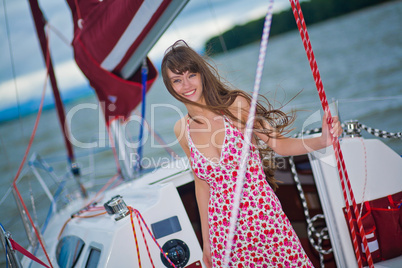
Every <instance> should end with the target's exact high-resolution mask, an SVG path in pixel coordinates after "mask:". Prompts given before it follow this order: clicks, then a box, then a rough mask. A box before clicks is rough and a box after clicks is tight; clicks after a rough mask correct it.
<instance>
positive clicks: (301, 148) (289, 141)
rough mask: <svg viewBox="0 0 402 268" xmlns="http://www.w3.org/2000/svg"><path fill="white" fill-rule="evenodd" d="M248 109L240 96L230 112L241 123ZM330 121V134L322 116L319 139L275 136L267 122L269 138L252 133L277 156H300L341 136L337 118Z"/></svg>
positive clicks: (261, 134) (325, 120)
mask: <svg viewBox="0 0 402 268" xmlns="http://www.w3.org/2000/svg"><path fill="white" fill-rule="evenodd" d="M249 109H250V105H249V103H248V101H247V100H246V99H245V98H244V97H241V96H239V97H237V99H236V101H235V102H234V103H233V107H232V111H233V112H235V111H237V115H241V119H242V120H243V121H247V118H248V111H249ZM239 111H241V112H239ZM332 120H333V123H332V130H331V132H330V131H329V126H328V124H327V114H324V117H323V120H322V134H321V136H320V137H315V138H308V139H303V138H302V139H296V138H289V137H285V136H282V135H281V134H280V133H277V134H275V131H274V129H273V128H272V127H271V126H270V125H269V124H268V123H267V122H265V125H264V126H263V128H265V129H269V130H271V133H272V134H271V137H269V138H268V137H267V135H265V134H263V133H260V132H258V131H254V133H255V135H256V136H257V137H259V138H260V139H261V140H262V141H263V142H265V143H266V144H267V145H268V146H269V147H271V148H272V149H273V150H274V151H275V153H277V154H279V155H282V156H290V155H302V154H306V153H309V152H312V151H316V150H320V149H322V148H325V147H327V146H329V145H331V144H332V136H334V137H335V136H336V137H339V136H340V135H341V134H342V127H341V124H340V122H339V119H338V117H332ZM237 127H238V128H239V129H244V126H239V125H238V126H237Z"/></svg>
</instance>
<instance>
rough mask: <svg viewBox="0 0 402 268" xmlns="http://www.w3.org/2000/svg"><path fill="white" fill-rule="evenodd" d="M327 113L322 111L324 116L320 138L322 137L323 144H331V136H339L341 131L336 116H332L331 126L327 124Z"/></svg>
mask: <svg viewBox="0 0 402 268" xmlns="http://www.w3.org/2000/svg"><path fill="white" fill-rule="evenodd" d="M327 118H328V113H327V112H325V113H324V117H323V118H322V135H321V138H322V139H323V143H324V144H325V146H329V145H331V144H332V136H333V137H339V136H340V135H341V134H342V132H343V129H342V126H341V122H340V121H339V118H338V117H337V116H333V117H332V126H331V127H330V126H329V125H328V121H327V120H328V119H327Z"/></svg>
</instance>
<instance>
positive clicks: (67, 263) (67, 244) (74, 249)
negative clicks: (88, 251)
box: [56, 235, 85, 268]
mask: <svg viewBox="0 0 402 268" xmlns="http://www.w3.org/2000/svg"><path fill="white" fill-rule="evenodd" d="M84 245H85V243H84V241H83V240H82V239H81V238H79V237H77V236H74V235H69V236H65V237H63V238H62V239H60V241H59V243H58V244H57V248H56V258H57V263H58V264H59V266H60V268H72V267H75V265H76V264H77V261H78V258H79V257H80V255H81V252H82V249H83V248H84Z"/></svg>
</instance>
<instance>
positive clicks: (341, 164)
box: [290, 0, 374, 268]
mask: <svg viewBox="0 0 402 268" xmlns="http://www.w3.org/2000/svg"><path fill="white" fill-rule="evenodd" d="M290 4H291V6H292V9H293V15H294V17H295V19H296V23H297V27H298V28H299V32H300V36H301V38H302V41H303V45H304V48H305V50H306V53H307V58H308V60H309V63H310V68H311V71H312V73H313V77H314V81H315V84H316V87H317V90H318V95H319V98H320V101H321V104H322V107H323V110H324V111H325V112H327V114H328V117H327V121H328V126H329V127H330V128H331V127H332V116H331V112H330V109H329V106H328V101H327V97H326V94H325V91H324V86H323V84H322V80H321V76H320V72H319V70H318V67H317V62H316V60H315V56H314V52H313V49H312V46H311V42H310V38H309V35H308V32H307V27H306V23H305V20H304V17H303V13H302V10H301V7H300V3H299V1H298V0H290ZM332 145H333V148H334V151H335V157H336V164H337V167H338V173H339V177H340V180H341V185H342V192H343V196H344V199H345V203H346V211H347V218H348V224H349V227H350V230H351V233H352V240H353V247H354V251H355V255H356V259H357V262H358V265H359V267H363V264H362V259H361V255H360V250H359V245H358V242H357V238H356V232H355V229H354V225H353V223H352V214H351V209H350V205H349V200H348V196H347V189H346V186H345V180H346V184H347V187H348V190H349V196H350V199H351V201H352V206H353V212H354V214H355V217H356V219H357V225H358V227H359V232H360V236H361V238H362V241H363V245H364V250H365V253H366V257H367V261H368V264H369V266H370V267H371V268H372V267H374V265H373V260H372V257H371V253H370V250H369V248H368V243H367V238H366V235H365V232H364V229H363V224H362V221H361V217H360V214H359V211H358V208H357V204H356V201H355V198H354V194H353V190H352V186H351V184H350V180H349V175H348V173H347V169H346V165H345V161H344V158H343V154H342V150H341V147H340V144H339V140H338V138H337V137H332ZM342 170H343V172H344V175H345V178H344V177H343V174H342Z"/></svg>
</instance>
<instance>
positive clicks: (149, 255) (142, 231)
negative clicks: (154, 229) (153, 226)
mask: <svg viewBox="0 0 402 268" xmlns="http://www.w3.org/2000/svg"><path fill="white" fill-rule="evenodd" d="M134 212H135V215H136V216H137V221H138V225H139V226H140V229H141V234H142V238H143V239H144V242H145V247H146V248H147V252H148V257H149V260H150V261H151V264H152V267H153V268H155V265H154V262H153V260H152V257H151V252H150V251H149V248H148V243H147V240H146V239H145V234H144V230H143V229H142V226H141V222H140V217H139V212H138V210H135V211H134Z"/></svg>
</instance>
